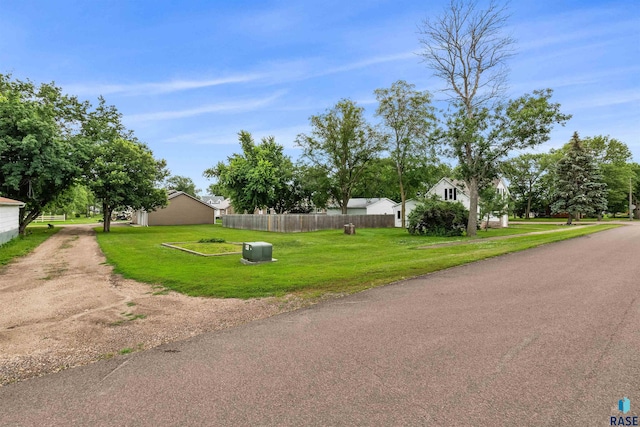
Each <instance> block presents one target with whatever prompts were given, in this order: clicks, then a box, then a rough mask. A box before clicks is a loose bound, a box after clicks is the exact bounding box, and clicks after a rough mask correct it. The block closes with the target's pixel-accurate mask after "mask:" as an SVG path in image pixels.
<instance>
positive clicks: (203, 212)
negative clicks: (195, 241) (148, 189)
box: [131, 191, 216, 227]
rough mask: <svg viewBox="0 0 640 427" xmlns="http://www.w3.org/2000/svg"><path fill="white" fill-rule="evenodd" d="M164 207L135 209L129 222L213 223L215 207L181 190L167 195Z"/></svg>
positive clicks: (143, 223)
mask: <svg viewBox="0 0 640 427" xmlns="http://www.w3.org/2000/svg"><path fill="white" fill-rule="evenodd" d="M167 199H168V200H169V203H168V205H167V206H166V207H164V208H161V209H157V210H155V211H152V212H147V211H145V210H139V211H135V212H134V213H133V215H132V217H131V223H132V224H135V225H142V226H145V227H146V226H149V225H196V224H215V213H216V209H215V208H214V207H213V206H211V205H209V204H207V203H205V202H203V201H202V200H199V199H196V198H195V197H192V196H190V195H189V194H187V193H184V192H182V191H174V192H172V193H170V194H169V195H168V196H167Z"/></svg>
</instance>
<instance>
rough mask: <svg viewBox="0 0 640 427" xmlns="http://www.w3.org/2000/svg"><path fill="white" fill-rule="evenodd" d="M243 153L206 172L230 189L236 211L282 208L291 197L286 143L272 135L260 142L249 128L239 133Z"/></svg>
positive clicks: (290, 167) (289, 161) (249, 211)
mask: <svg viewBox="0 0 640 427" xmlns="http://www.w3.org/2000/svg"><path fill="white" fill-rule="evenodd" d="M238 138H239V140H240V145H241V147H242V154H238V153H236V154H233V155H232V156H230V157H229V158H228V159H227V160H228V164H225V163H223V162H219V163H218V164H217V165H216V166H215V167H213V168H210V169H207V170H206V171H205V172H204V175H205V176H206V177H209V178H213V177H215V178H217V179H218V184H219V185H220V186H221V187H222V189H223V190H224V191H225V192H226V193H228V195H229V197H230V198H231V203H232V204H233V207H234V209H235V210H236V211H237V212H243V211H246V212H248V213H253V212H254V211H255V210H256V209H263V208H274V209H278V210H281V209H283V206H284V205H285V204H286V203H284V201H283V199H285V198H287V197H289V196H290V195H291V194H290V191H289V190H290V186H291V184H292V174H293V163H292V162H291V159H290V158H289V157H288V156H285V155H284V152H283V150H284V149H283V147H282V146H281V145H279V144H277V143H276V141H275V139H274V138H273V137H272V136H270V137H266V138H262V142H261V143H260V144H257V145H256V143H255V142H254V140H253V137H252V136H251V134H250V133H249V132H247V131H240V132H239V133H238Z"/></svg>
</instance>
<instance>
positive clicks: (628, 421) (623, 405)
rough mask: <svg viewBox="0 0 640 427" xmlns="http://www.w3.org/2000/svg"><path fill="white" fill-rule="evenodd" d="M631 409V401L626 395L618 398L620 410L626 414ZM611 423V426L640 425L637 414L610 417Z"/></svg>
mask: <svg viewBox="0 0 640 427" xmlns="http://www.w3.org/2000/svg"><path fill="white" fill-rule="evenodd" d="M630 410H631V401H630V400H629V399H627V398H626V397H623V398H622V399H620V400H618V411H620V412H622V413H623V414H626V413H627V412H629V411H630ZM609 425H611V426H637V425H638V417H637V416H628V417H622V416H621V417H609Z"/></svg>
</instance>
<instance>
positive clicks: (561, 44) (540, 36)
mask: <svg viewBox="0 0 640 427" xmlns="http://www.w3.org/2000/svg"><path fill="white" fill-rule="evenodd" d="M483 3H484V2H482V1H481V2H480V4H481V5H482V4H483ZM446 4H447V1H445V0H433V1H424V0H423V1H405V0H391V1H386V0H377V1H376V0H369V1H333V0H324V1H297V2H292V1H215V0H210V1H188V0H185V1H182V2H176V1H142V0H138V1H133V0H132V1H102V2H98V1H84V0H82V1H64V0H57V1H28V0H20V1H18V0H0V73H11V74H12V75H13V76H14V77H15V78H19V79H26V78H29V79H31V80H33V81H34V82H37V83H39V82H51V81H55V82H56V84H58V85H59V86H61V87H63V88H64V90H65V91H66V92H68V93H70V94H75V95H78V96H79V97H80V98H82V99H87V100H90V101H91V102H93V103H95V101H96V99H97V97H98V96H99V95H103V96H104V97H105V98H106V100H107V102H108V103H109V104H114V105H116V107H117V108H118V110H119V111H120V112H122V113H123V115H124V122H125V124H126V125H127V126H128V127H129V128H130V129H133V130H134V131H135V133H136V135H137V136H138V138H139V139H140V140H142V141H144V142H145V143H147V144H148V145H149V146H150V147H151V149H152V150H153V151H154V154H155V156H156V157H161V158H165V159H166V160H167V162H168V166H169V168H170V170H171V172H172V174H176V175H185V176H189V177H191V178H192V179H193V180H194V181H195V182H196V184H197V185H198V187H200V188H202V189H204V188H206V186H207V185H208V184H209V183H210V181H208V180H206V179H205V178H203V177H202V172H203V171H204V170H205V169H206V168H208V167H211V166H214V165H215V164H216V163H217V162H218V161H221V160H222V161H224V160H226V158H227V156H229V155H230V154H232V153H234V152H238V151H239V145H238V142H237V132H238V131H240V130H243V129H244V130H248V131H250V132H251V133H252V134H253V135H254V137H255V138H256V140H258V139H260V138H262V137H263V136H267V135H273V136H275V138H276V141H277V142H278V143H280V144H282V145H284V146H285V147H286V152H287V153H288V154H289V155H291V157H292V158H293V159H294V160H295V159H297V158H298V157H299V155H300V150H299V149H298V148H296V147H295V144H294V140H295V137H296V135H297V134H299V133H303V132H308V131H309V130H310V128H309V120H308V119H309V117H310V116H311V115H314V114H318V113H322V112H324V111H325V110H326V109H327V108H330V107H331V106H333V105H334V104H335V103H336V102H337V101H338V100H340V99H341V98H351V99H353V100H355V101H357V102H358V104H359V105H361V106H363V107H365V109H366V112H367V116H368V117H369V118H370V120H371V121H372V122H374V121H375V120H376V119H375V117H374V116H373V112H374V110H375V108H376V103H375V97H374V95H373V91H374V90H375V89H376V88H381V87H388V86H390V85H391V83H393V82H394V81H396V80H398V79H404V80H406V81H408V82H410V83H414V84H415V85H416V86H417V88H418V89H420V90H429V91H431V92H432V93H433V94H434V97H435V98H436V99H444V95H443V94H442V93H439V92H438V91H439V90H440V89H442V88H443V86H442V83H441V82H440V81H439V80H438V79H435V78H433V77H432V75H431V72H430V70H429V69H427V68H426V66H425V64H424V63H421V58H420V56H418V55H417V54H418V53H419V52H420V51H421V46H420V44H419V42H418V34H417V27H418V25H419V24H420V22H421V21H422V20H423V19H424V18H426V17H429V16H436V15H437V14H439V13H441V11H442V10H443V8H444V7H445V5H446ZM510 12H511V14H512V16H511V18H510V20H509V26H508V28H507V29H506V31H507V32H508V33H509V34H511V35H512V36H513V37H514V38H515V39H516V40H517V44H516V45H515V50H516V52H517V55H516V56H514V57H513V58H512V59H511V60H510V62H509V66H510V68H511V73H510V79H509V83H510V87H509V91H508V96H509V97H512V98H515V97H518V96H520V95H522V94H524V93H531V92H532V91H533V90H535V89H542V88H547V87H549V88H552V89H553V90H554V100H555V101H556V102H560V103H561V104H562V111H563V112H565V113H569V114H572V115H573V118H572V119H571V120H570V121H569V122H568V124H567V125H566V127H557V128H555V129H554V131H553V133H552V135H551V136H552V137H551V140H550V141H549V142H548V143H547V144H545V145H544V146H542V147H540V148H538V149H537V151H547V150H548V149H549V148H551V147H559V146H561V145H563V144H564V143H565V142H567V141H568V140H569V138H570V136H571V134H572V133H573V132H574V131H578V132H579V133H580V135H581V136H593V135H599V134H603V135H610V136H611V137H614V138H617V139H619V140H621V141H623V142H625V143H626V144H627V145H628V146H629V147H630V148H631V150H632V152H633V155H634V160H635V161H640V131H639V125H640V83H639V77H640V4H639V3H638V2H637V0H626V1H588V0H582V1H573V0H551V1H547V0H522V1H513V2H512V3H511V5H510ZM437 106H438V107H441V108H443V107H444V104H443V103H439V104H437ZM515 154H517V153H515Z"/></svg>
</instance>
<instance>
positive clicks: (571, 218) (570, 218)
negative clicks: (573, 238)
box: [567, 212, 573, 225]
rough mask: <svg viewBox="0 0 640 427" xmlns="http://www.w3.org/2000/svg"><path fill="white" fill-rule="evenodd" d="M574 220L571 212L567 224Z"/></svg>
mask: <svg viewBox="0 0 640 427" xmlns="http://www.w3.org/2000/svg"><path fill="white" fill-rule="evenodd" d="M572 221H573V214H572V213H571V212H569V218H567V225H571V222H572Z"/></svg>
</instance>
